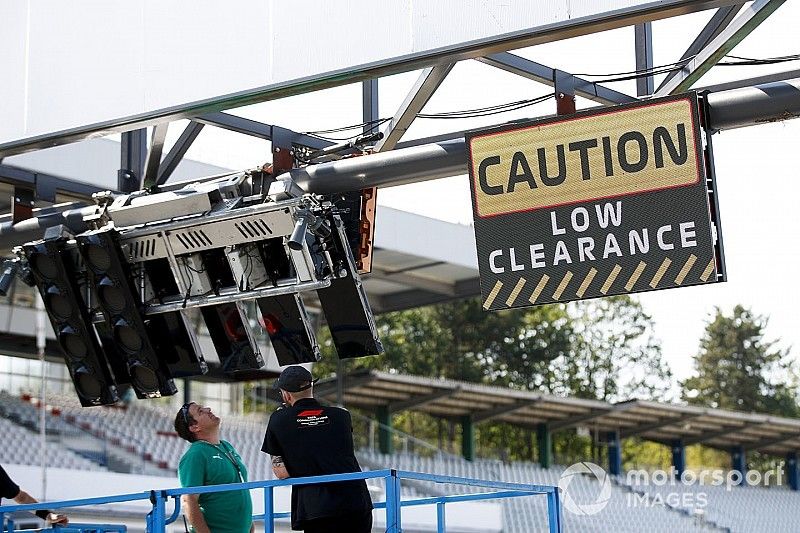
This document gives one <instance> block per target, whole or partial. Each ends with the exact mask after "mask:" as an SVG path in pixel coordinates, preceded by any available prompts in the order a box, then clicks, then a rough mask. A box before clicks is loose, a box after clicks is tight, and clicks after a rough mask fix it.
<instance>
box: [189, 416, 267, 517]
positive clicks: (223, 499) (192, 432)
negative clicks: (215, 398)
mask: <svg viewBox="0 0 800 533" xmlns="http://www.w3.org/2000/svg"><path fill="white" fill-rule="evenodd" d="M219 424H220V419H219V417H218V416H216V415H215V414H214V413H212V412H211V409H210V408H208V407H202V406H200V405H197V404H196V403H194V402H191V403H187V404H185V405H184V406H183V407H181V410H180V411H178V414H177V416H176V417H175V431H177V432H178V435H180V436H181V438H183V439H185V440H187V441H189V442H190V443H191V445H190V446H189V449H188V450H186V453H184V454H183V457H181V462H180V464H179V465H178V478H179V479H180V481H181V486H182V487H199V486H203V485H222V484H226V483H242V482H245V481H247V468H246V467H245V466H244V463H242V458H241V457H239V454H238V453H237V452H236V450H235V449H234V447H233V446H231V444H230V443H229V442H227V441H224V440H220V438H219ZM181 505H182V506H183V509H184V514H185V515H186V518H187V519H188V520H189V522H190V523H191V524H192V528H193V529H194V531H195V532H196V533H248V532H252V531H253V518H252V517H253V502H252V500H251V499H250V492H249V491H247V490H228V491H224V492H214V493H208V494H184V495H183V496H182V497H181Z"/></svg>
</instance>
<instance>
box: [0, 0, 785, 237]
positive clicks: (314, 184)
mask: <svg viewBox="0 0 800 533" xmlns="http://www.w3.org/2000/svg"><path fill="white" fill-rule="evenodd" d="M784 2H785V0H755V1H754V2H752V3H750V4H749V5H747V6H746V7H745V4H746V3H743V2H736V1H725V0H716V1H711V0H672V1H665V2H658V3H650V4H645V5H640V6H637V7H634V8H630V9H626V10H619V11H617V12H614V13H605V14H602V15H598V16H593V17H585V18H583V19H576V20H571V21H564V22H560V23H558V24H553V25H550V26H548V27H547V28H544V29H543V28H535V29H532V30H530V31H521V32H515V33H513V34H506V35H499V36H496V37H492V38H488V39H482V40H479V41H473V42H470V43H462V44H460V45H458V46H453V47H450V48H448V49H445V50H437V51H434V52H425V53H420V54H415V55H411V56H407V57H404V58H400V59H394V60H385V61H379V62H375V63H371V64H367V65H362V66H358V67H352V68H348V69H344V70H343V71H338V72H333V73H329V74H326V75H321V76H316V77H314V78H313V79H302V80H295V81H294V82H287V83H284V84H279V85H273V86H266V87H260V88H256V89H252V90H249V91H243V92H239V93H234V94H228V95H223V96H220V97H218V98H212V99H208V100H203V101H198V102H192V103H189V104H186V105H181V106H175V107H171V108H167V109H160V110H156V111H152V112H149V113H144V114H140V115H135V116H130V117H124V118H120V119H117V120H113V121H109V122H104V123H97V124H89V125H85V126H81V127H78V128H73V129H70V130H64V131H60V132H56V133H52V134H46V135H40V136H37V137H32V138H28V139H21V140H17V141H12V142H7V143H3V144H0V180H2V181H5V182H8V183H10V184H12V185H13V186H14V187H15V190H18V191H20V194H16V195H15V196H16V197H19V198H21V200H20V202H19V203H22V204H24V203H25V198H27V197H29V196H32V197H33V199H39V200H45V201H53V200H54V198H55V192H56V191H60V192H63V193H66V194H68V195H70V196H72V197H77V198H86V199H88V197H89V196H90V195H91V194H92V193H94V192H97V190H96V189H95V188H93V187H91V186H87V185H86V184H83V183H79V182H76V181H72V180H68V179H65V178H59V177H57V176H49V175H45V174H40V173H34V172H31V171H28V170H25V169H21V168H16V167H12V166H9V165H3V164H2V158H3V157H5V156H9V155H14V154H19V153H24V152H28V151H33V150H37V149H42V148H45V147H52V146H56V145H60V144H66V143H71V142H76V141H80V140H83V139H86V138H89V137H93V136H97V135H98V134H99V133H111V132H123V138H122V146H121V154H120V171H119V176H118V187H117V189H118V191H113V192H121V193H125V192H132V191H136V190H138V189H141V188H145V189H151V190H156V189H158V188H160V187H163V186H164V184H165V183H166V182H167V180H168V179H169V178H170V177H171V176H172V175H173V172H174V170H175V168H176V167H177V165H178V163H179V162H180V161H181V159H182V158H183V156H184V155H185V154H186V152H187V150H188V149H189V147H190V146H191V144H192V142H193V141H194V140H195V139H196V138H197V136H198V135H199V134H200V133H201V131H202V130H203V129H204V127H205V126H213V127H217V128H223V129H226V130H229V131H234V132H238V133H241V134H245V135H249V136H253V137H257V138H260V139H265V140H268V141H271V142H272V144H273V155H274V156H275V157H276V162H277V158H278V156H277V155H276V154H278V153H279V151H280V150H284V151H283V154H285V153H287V152H291V151H292V150H293V149H300V150H306V151H320V150H325V149H330V148H331V146H332V145H333V143H332V142H330V141H326V140H323V139H320V138H318V137H314V136H311V135H307V134H302V133H298V132H294V131H292V130H290V129H288V128H284V127H281V126H278V125H274V124H265V123H262V122H258V121H254V120H250V119H246V118H242V117H238V116H236V115H233V114H230V113H227V112H225V111H226V110H229V109H233V108H236V107H241V106H244V105H250V104H253V103H258V102H264V101H269V100H275V99H279V98H283V97H287V96H291V95H295V94H300V93H302V92H308V91H316V90H321V89H326V88H330V87H334V86H339V85H343V84H348V83H353V82H361V83H362V87H363V90H362V94H363V102H362V107H363V118H364V122H365V123H369V122H372V124H367V125H365V126H364V131H365V133H370V132H374V130H375V129H376V126H375V124H374V121H377V120H378V117H379V115H378V87H379V78H380V77H383V76H386V75H390V74H394V73H398V72H406V71H411V70H416V69H420V68H422V69H423V70H422V72H421V74H420V76H419V79H418V80H417V81H416V83H414V85H413V87H412V89H411V91H410V92H409V94H408V95H407V97H406V98H405V99H404V101H403V103H402V104H401V105H400V107H399V108H398V109H397V111H396V112H395V113H394V116H393V117H392V119H391V120H389V121H388V122H387V123H386V125H385V126H384V127H383V129H382V133H383V138H382V139H380V140H378V141H377V143H376V144H375V145H374V146H372V148H371V150H370V152H372V153H373V155H369V156H367V157H362V158H356V159H353V160H341V161H327V162H322V163H321V164H311V165H308V166H303V167H301V168H295V169H291V177H292V178H293V179H294V180H295V181H296V183H297V184H299V185H300V186H301V187H303V188H305V190H306V191H307V192H314V193H323V194H330V193H338V192H345V191H354V190H361V189H364V188H367V187H376V186H389V185H399V184H405V183H411V182H416V181H423V180H429V179H436V178H441V177H446V176H452V175H458V174H463V173H465V172H466V158H465V151H464V143H463V133H464V132H463V131H454V132H451V133H448V134H443V135H438V136H434V137H427V138H424V139H417V140H413V141H406V142H402V141H401V139H402V137H403V135H404V134H405V132H406V131H407V130H408V128H409V127H410V125H411V124H412V122H413V120H414V119H415V118H416V116H417V114H418V113H419V112H420V111H421V110H422V109H423V108H424V106H425V104H426V103H427V102H428V100H429V99H430V98H431V96H432V95H433V94H434V92H435V91H436V89H437V88H438V87H439V86H440V85H441V84H442V82H443V81H444V80H445V78H446V76H447V74H448V73H449V72H450V71H451V69H452V68H453V66H454V65H455V64H456V63H457V62H458V61H462V60H469V59H473V60H477V61H481V62H483V63H485V64H487V65H491V66H493V67H496V68H499V69H502V70H505V71H507V72H510V73H513V74H516V75H519V76H522V77H525V78H527V79H530V80H533V81H535V82H538V83H542V84H545V85H548V86H550V87H553V90H554V92H555V93H556V94H567V95H577V96H581V97H584V98H587V99H590V100H592V101H595V102H598V103H600V104H603V105H613V104H619V103H626V102H632V101H635V100H636V99H637V98H649V97H653V96H662V95H666V94H674V93H677V92H682V91H685V90H687V89H689V88H692V87H694V86H695V84H696V82H697V80H699V79H700V78H701V77H702V76H703V74H705V73H706V72H707V71H708V70H709V69H710V68H711V67H712V66H714V65H715V64H716V63H717V62H718V61H719V60H720V59H722V57H724V55H725V54H726V53H728V52H729V51H730V50H732V49H733V48H734V47H735V46H736V45H737V44H738V43H739V42H741V41H742V40H743V39H744V38H745V37H746V36H747V35H748V34H750V33H751V32H752V31H753V30H754V29H755V28H756V27H758V25H759V24H760V23H761V22H763V21H764V20H765V19H766V18H767V17H769V16H770V15H771V14H772V13H773V12H775V10H776V9H778V8H779V7H780V6H781V5H782V4H783V3H784ZM706 9H716V12H715V13H714V15H713V16H712V17H711V19H710V20H709V22H708V23H707V24H706V25H705V27H704V28H702V30H701V31H700V32H699V33H698V35H697V37H696V38H695V39H694V40H693V42H692V43H691V45H690V46H689V47H688V48H687V49H686V51H685V53H684V54H683V55H682V56H681V58H680V59H679V60H678V64H680V65H682V67H681V68H680V70H678V71H676V72H673V73H670V74H669V75H668V76H667V77H666V79H665V80H664V81H663V82H662V83H661V85H660V86H659V87H657V88H656V87H655V86H654V83H653V77H652V76H651V75H643V76H641V77H639V79H637V96H633V95H628V94H625V93H622V92H620V91H617V90H614V89H611V88H609V87H606V86H604V85H602V84H600V83H597V82H593V81H590V80H587V79H584V78H581V77H578V76H574V75H572V74H570V73H569V72H565V71H563V70H560V69H558V68H556V67H552V66H548V65H543V64H541V63H537V62H535V61H531V60H529V59H526V58H523V57H521V56H519V55H517V54H514V53H512V52H509V50H514V49H518V48H522V47H526V46H533V45H536V44H540V43H544V42H552V41H557V40H561V39H567V38H570V37H574V36H577V35H587V34H591V33H595V32H600V31H605V30H609V29H614V28H620V27H624V26H630V25H633V26H634V27H635V32H634V35H635V37H634V47H633V48H634V55H635V60H636V67H637V69H638V70H647V69H651V68H652V67H653V59H652V48H653V37H652V29H651V23H652V21H655V20H659V19H664V18H669V17H673V16H678V15H683V14H687V13H692V12H697V11H701V10H706ZM798 77H800V71H798V70H794V71H787V72H784V73H780V74H776V75H772V76H768V77H761V78H754V79H744V80H739V81H738V82H733V83H728V84H723V85H720V86H712V87H706V88H703V89H702V90H704V91H707V92H709V93H710V94H709V95H708V96H707V99H708V103H709V107H710V109H711V111H710V113H711V120H712V127H713V128H714V129H717V130H722V129H728V128H733V127H742V126H747V125H754V124H759V123H763V122H767V121H774V120H784V119H788V118H794V117H795V116H798V115H800V82H798V80H796V79H795V80H792V78H798ZM765 84H766V85H765ZM179 119H190V122H189V125H188V126H186V128H185V129H184V130H183V132H182V133H181V134H180V136H179V138H178V140H177V141H176V142H175V144H174V145H173V146H172V147H171V148H170V149H169V151H168V152H167V153H166V154H165V155H164V154H163V151H164V139H165V136H166V131H167V127H168V125H169V123H170V122H172V121H175V120H179ZM147 127H151V131H150V135H149V136H150V143H149V148H148V142H147V137H148V133H147V129H146V128H147ZM277 166H278V168H277V170H279V171H287V170H290V167H291V165H286V164H283V165H282V166H281V165H277ZM76 209H78V210H79V211H80V209H84V210H85V209H86V208H83V207H81V206H76V205H72V206H67V208H64V209H59V210H57V211H59V212H68V211H69V212H71V213H72V215H73V217H74V216H75V212H76V211H75V210H76ZM18 211H19V209H18V208H17V207H15V212H18ZM19 213H24V212H23V211H19ZM23 218H24V215H22V216H20V215H18V216H12V217H10V218H8V219H7V220H0V247H2V248H6V249H7V248H8V247H9V246H10V245H12V244H14V243H15V242H14V241H16V244H20V243H21V242H23V241H24V240H26V239H28V238H30V236H31V235H33V234H36V233H39V232H41V231H42V229H43V228H45V227H48V226H51V225H53V224H54V223H63V220H62V217H61V216H53V215H49V216H48V217H45V219H44V220H37V221H36V222H35V223H34V222H33V221H24V220H23Z"/></svg>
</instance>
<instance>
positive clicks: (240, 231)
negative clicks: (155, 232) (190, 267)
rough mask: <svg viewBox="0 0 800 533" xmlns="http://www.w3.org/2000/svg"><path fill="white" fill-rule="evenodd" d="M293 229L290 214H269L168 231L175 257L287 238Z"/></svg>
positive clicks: (273, 212) (270, 212)
mask: <svg viewBox="0 0 800 533" xmlns="http://www.w3.org/2000/svg"><path fill="white" fill-rule="evenodd" d="M292 229H294V220H293V219H292V216H291V214H289V213H284V212H283V211H269V212H267V213H259V214H255V215H249V216H244V217H238V218H236V219H230V220H223V221H219V222H209V223H207V224H198V225H196V226H194V227H191V228H185V229H181V230H172V231H168V232H166V233H167V236H168V238H169V240H170V242H171V243H172V249H173V250H174V251H175V254H176V255H181V254H185V253H190V252H199V251H203V250H210V249H212V248H223V247H225V246H229V245H236V244H242V243H247V242H253V241H261V240H264V239H270V238H274V237H281V236H284V235H289V234H291V233H292Z"/></svg>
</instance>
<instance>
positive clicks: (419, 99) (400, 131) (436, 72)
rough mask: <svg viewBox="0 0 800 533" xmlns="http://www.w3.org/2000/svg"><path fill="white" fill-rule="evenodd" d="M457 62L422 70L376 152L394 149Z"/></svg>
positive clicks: (384, 132) (384, 133) (387, 128)
mask: <svg viewBox="0 0 800 533" xmlns="http://www.w3.org/2000/svg"><path fill="white" fill-rule="evenodd" d="M454 65H455V63H446V64H444V65H436V66H433V67H429V68H426V69H425V70H424V71H422V74H420V76H419V78H417V81H416V82H415V83H414V86H413V87H412V88H411V90H410V91H409V93H408V95H407V96H406V99H405V100H404V101H403V103H402V104H400V108H399V109H398V110H397V113H395V115H394V117H393V118H392V120H391V121H390V122H389V125H388V126H387V127H386V129H385V130H384V131H383V139H381V140H380V141H378V143H377V144H376V145H375V151H376V152H385V151H387V150H392V149H393V148H394V147H395V145H396V144H397V143H398V142H399V141H400V138H401V137H402V136H403V135H404V134H405V132H406V131H407V130H408V128H409V127H411V123H412V122H413V121H414V119H415V118H417V113H419V112H420V111H422V108H423V107H425V104H427V103H428V100H430V98H431V96H433V93H434V92H436V89H438V88H439V85H441V84H442V82H443V81H444V79H445V78H446V77H447V75H448V74H449V73H450V71H451V70H453V66H454Z"/></svg>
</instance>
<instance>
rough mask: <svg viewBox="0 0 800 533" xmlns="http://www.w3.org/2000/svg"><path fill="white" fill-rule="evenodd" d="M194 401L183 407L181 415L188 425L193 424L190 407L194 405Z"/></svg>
mask: <svg viewBox="0 0 800 533" xmlns="http://www.w3.org/2000/svg"><path fill="white" fill-rule="evenodd" d="M192 403H193V402H189V403H185V404H183V407H181V416H183V421H184V422H185V423H186V425H187V426H191V424H190V423H189V407H190V406H191V405H192Z"/></svg>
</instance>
